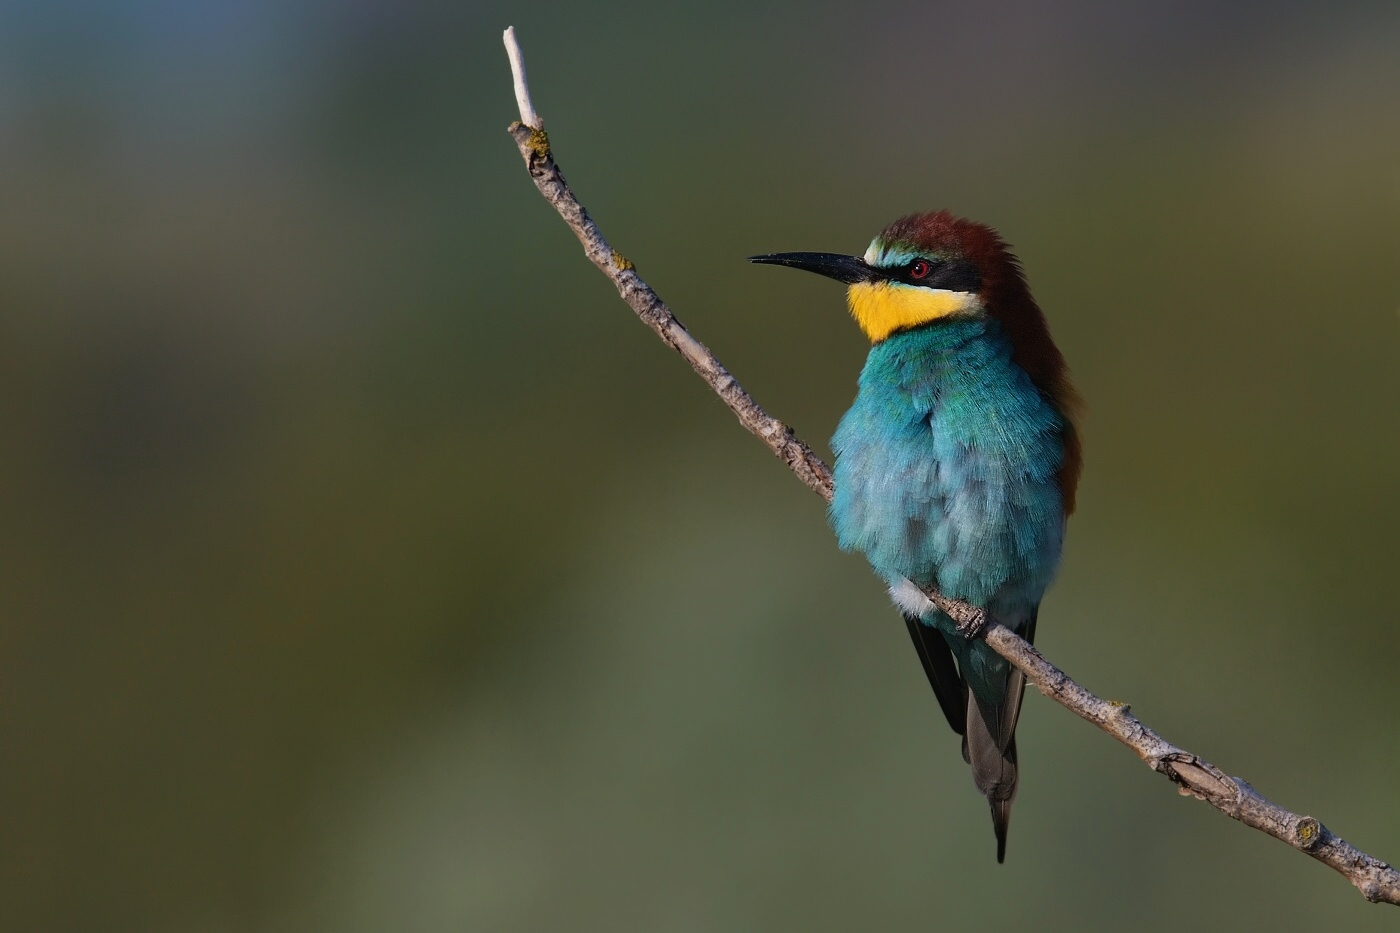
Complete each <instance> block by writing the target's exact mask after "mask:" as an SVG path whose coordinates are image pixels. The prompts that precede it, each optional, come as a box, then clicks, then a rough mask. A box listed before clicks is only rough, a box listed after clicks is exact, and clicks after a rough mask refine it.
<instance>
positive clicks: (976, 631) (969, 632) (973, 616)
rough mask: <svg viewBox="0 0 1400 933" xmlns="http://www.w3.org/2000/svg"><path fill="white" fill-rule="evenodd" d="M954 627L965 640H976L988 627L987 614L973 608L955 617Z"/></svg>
mask: <svg viewBox="0 0 1400 933" xmlns="http://www.w3.org/2000/svg"><path fill="white" fill-rule="evenodd" d="M953 627H954V628H956V629H957V632H958V634H959V635H961V636H962V637H963V638H968V639H971V638H976V637H977V636H978V635H981V634H982V630H983V629H985V628H986V627H987V613H986V612H985V611H984V610H982V609H979V608H977V607H976V606H973V607H971V608H970V609H969V610H966V611H963V612H960V613H958V614H957V616H955V617H954V619H953Z"/></svg>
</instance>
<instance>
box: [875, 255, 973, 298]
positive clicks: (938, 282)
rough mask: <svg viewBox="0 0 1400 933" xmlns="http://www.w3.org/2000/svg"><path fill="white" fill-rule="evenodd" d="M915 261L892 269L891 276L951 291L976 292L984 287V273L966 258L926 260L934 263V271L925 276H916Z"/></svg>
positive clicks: (925, 286)
mask: <svg viewBox="0 0 1400 933" xmlns="http://www.w3.org/2000/svg"><path fill="white" fill-rule="evenodd" d="M918 261H919V260H914V262H911V263H909V264H908V265H906V266H904V267H902V268H900V269H891V270H890V271H889V277H890V278H891V279H893V280H894V281H896V282H903V283H905V284H906V285H918V286H920V287H922V288H941V289H946V290H947V291H950V292H975V291H977V290H978V289H980V288H981V287H982V274H981V273H980V272H978V271H977V266H975V265H974V264H972V263H970V262H968V261H967V260H964V259H953V260H949V261H947V262H938V261H936V260H926V261H927V262H930V263H931V264H932V265H933V271H932V272H930V273H928V274H927V275H925V276H924V277H923V278H918V279H916V278H914V277H913V275H912V274H911V270H912V269H913V268H914V263H915V262H918Z"/></svg>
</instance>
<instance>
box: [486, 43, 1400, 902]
mask: <svg viewBox="0 0 1400 933" xmlns="http://www.w3.org/2000/svg"><path fill="white" fill-rule="evenodd" d="M504 39H505V45H506V51H507V53H508V55H509V57H510V64H511V74H512V76H513V78H514V84H515V99H516V104H517V106H518V109H519V111H520V120H519V122H516V123H512V124H511V126H510V130H509V132H510V135H511V137H512V138H513V139H514V140H515V144H516V147H517V148H518V149H519V150H520V155H521V157H522V158H523V159H524V160H525V166H526V168H527V169H528V170H529V173H530V177H531V178H532V179H533V180H534V182H535V187H536V188H538V189H539V192H540V194H542V195H543V196H544V198H545V200H546V201H548V202H549V203H550V205H551V206H553V207H554V209H555V210H556V211H558V212H559V216H560V217H562V218H563V220H564V222H565V223H566V224H568V225H569V228H570V229H571V230H573V231H574V234H575V235H576V236H577V237H578V238H579V242H580V243H582V244H583V249H584V253H585V254H587V256H588V258H589V259H590V260H592V262H593V264H594V265H595V266H597V267H598V269H599V270H600V271H602V273H603V274H604V275H606V276H607V277H608V278H609V279H610V280H612V283H613V285H614V286H615V287H616V288H617V290H618V293H619V294H620V295H621V296H622V299H623V300H624V301H626V302H627V304H628V305H630V306H631V307H632V310H633V311H635V312H636V313H637V316H638V317H640V318H641V319H642V322H643V323H644V324H646V325H647V326H648V327H650V328H651V329H652V330H653V331H654V332H655V333H656V335H657V336H658V337H660V338H661V340H662V341H663V342H664V343H665V344H666V345H667V346H669V347H670V348H671V349H673V350H675V351H676V352H677V353H679V354H680V355H681V356H682V357H683V358H684V359H685V361H686V362H687V363H689V364H690V367H691V368H692V369H694V370H695V372H696V374H697V375H699V376H700V378H701V379H703V380H704V381H705V383H706V384H707V385H709V386H710V388H711V389H713V390H714V391H715V393H716V394H718V395H719V397H720V398H721V399H723V400H724V403H725V404H726V405H728V406H729V409H730V410H731V411H732V412H733V413H734V415H735V417H737V418H738V419H739V422H740V424H742V425H743V426H744V427H745V428H747V429H748V430H749V431H750V432H751V433H752V434H753V435H754V436H755V437H757V438H758V439H759V440H760V441H762V442H763V444H764V445H765V446H766V447H767V448H768V449H769V450H771V451H772V452H773V453H774V454H775V455H776V456H777V457H778V459H779V460H782V461H783V463H785V464H787V466H788V468H789V469H790V470H792V472H793V473H794V474H796V475H797V478H798V479H800V480H802V482H803V483H805V484H806V485H807V487H808V488H809V489H811V490H812V491H813V492H815V493H816V494H817V495H819V496H821V497H822V499H824V500H825V501H826V502H828V503H830V502H831V498H832V480H831V470H830V469H829V468H828V467H827V465H826V464H825V463H824V462H823V461H822V459H821V458H820V457H818V456H817V454H816V453H815V452H814V451H813V450H812V448H811V447H809V446H808V445H807V444H806V443H805V442H803V441H802V440H801V439H800V438H799V437H797V435H796V434H795V433H794V432H793V430H792V428H790V427H788V426H787V425H786V424H784V423H783V422H782V421H779V420H778V419H777V418H774V417H773V416H772V415H769V414H768V413H767V412H766V411H764V410H763V408H762V407H760V406H759V404H758V402H757V401H755V400H754V398H753V396H751V395H749V393H748V392H747V391H745V390H744V387H743V386H741V385H740V384H739V382H738V380H736V379H735V378H734V377H733V376H732V375H731V374H730V373H729V371H728V370H727V369H725V368H724V366H723V365H721V364H720V362H719V360H718V359H716V358H715V356H714V354H713V353H711V352H710V351H709V349H708V348H707V347H706V346H705V345H704V344H702V343H701V342H700V341H698V340H696V339H695V338H694V337H692V336H691V335H690V332H689V331H687V330H686V329H685V327H684V326H682V325H681V322H680V321H678V320H677V319H676V316H675V315H674V314H672V313H671V310H670V308H668V307H667V306H666V303H665V302H663V301H662V300H661V298H660V297H659V296H658V295H657V294H656V292H654V291H653V290H652V288H651V286H650V285H648V284H647V283H646V282H645V281H644V280H643V279H642V277H641V276H640V275H639V274H638V273H637V270H636V267H635V266H633V264H632V263H631V262H630V261H629V260H628V259H627V258H626V257H625V256H623V255H622V254H621V253H619V252H617V251H616V250H614V249H613V248H612V247H611V246H609V245H608V242H607V240H605V239H604V238H603V234H602V233H601V232H600V231H599V230H598V226H597V224H595V223H594V222H593V218H592V217H590V216H589V215H588V212H587V211H586V210H584V208H583V205H582V204H580V203H579V201H578V198H577V197H575V196H574V193H573V191H572V190H570V188H569V185H568V182H566V181H565V180H564V175H563V173H562V172H561V171H560V170H559V165H558V163H556V162H555V161H554V155H553V152H552V151H551V149H550V145H549V137H548V136H546V135H545V132H544V121H543V120H542V119H541V118H540V116H539V114H538V113H537V112H536V111H535V108H534V104H533V103H532V102H531V100H530V89H529V86H528V85H527V83H526V80H525V63H524V58H523V56H522V55H521V52H520V46H519V43H518V42H517V41H516V38H515V29H514V27H512V28H510V29H507V30H506V31H505V37H504ZM906 582H907V581H906ZM910 585H911V586H912V585H913V584H910ZM918 589H919V590H920V591H921V592H923V593H924V595H926V596H927V597H928V598H929V600H930V601H931V602H933V604H934V605H935V606H937V607H938V608H939V609H940V610H942V611H943V612H944V613H946V614H947V615H948V616H949V617H950V618H952V619H953V622H954V623H955V625H956V626H957V630H958V633H959V634H961V635H963V636H964V637H967V638H982V639H983V640H985V641H986V643H987V644H988V645H989V646H990V647H991V648H992V650H994V651H996V652H997V653H998V654H1000V655H1001V656H1002V657H1004V658H1006V660H1007V661H1009V662H1011V663H1012V664H1014V665H1015V666H1016V668H1017V669H1018V670H1020V671H1021V672H1022V673H1024V674H1025V675H1026V679H1027V680H1028V681H1030V682H1031V683H1032V684H1034V685H1035V686H1036V687H1037V689H1039V690H1040V692H1041V693H1043V694H1044V695H1045V696H1047V697H1049V698H1050V699H1051V700H1054V701H1055V702H1056V703H1058V704H1060V705H1061V706H1063V707H1064V708H1065V709H1067V710H1069V711H1070V712H1072V713H1074V714H1075V715H1076V716H1079V717H1080V718H1081V719H1084V720H1086V721H1088V722H1090V723H1092V724H1093V725H1095V726H1097V727H1098V728H1100V729H1102V730H1103V731H1104V732H1107V733H1108V734H1109V735H1111V736H1113V737H1114V738H1115V739H1117V740H1118V741H1119V742H1122V743H1123V744H1124V745H1126V746H1128V747H1129V748H1131V749H1132V750H1133V751H1134V752H1136V753H1137V755H1138V757H1140V758H1141V759H1142V760H1143V762H1144V763H1145V764H1146V765H1147V766H1148V767H1149V768H1151V769H1152V770H1153V771H1156V772H1158V773H1160V774H1162V775H1164V776H1166V777H1167V778H1168V779H1169V780H1171V781H1172V783H1174V784H1175V785H1176V786H1177V790H1178V792H1180V793H1181V794H1182V795H1189V796H1192V797H1195V798H1197V799H1198V800H1203V801H1205V802H1206V803H1208V804H1210V805H1211V806H1213V807H1215V808H1216V809H1217V810H1219V811H1220V812H1221V813H1224V814H1225V815H1226V816H1229V817H1231V818H1232V819H1235V820H1238V821H1239V822H1241V823H1243V824H1245V825H1246V826H1249V827H1251V828H1253V829H1257V830H1259V831H1260V832H1264V833H1267V834H1269V835H1270V836H1273V837H1274V838H1275V839H1278V840H1280V841H1282V842H1285V843H1287V844H1288V845H1290V846H1292V847H1293V848H1295V849H1298V850H1299V851H1301V852H1305V853H1307V854H1308V855H1311V856H1312V857H1313V858H1315V859H1317V860H1318V861H1319V862H1322V863H1323V864H1325V865H1328V866H1330V867H1331V868H1333V869H1335V870H1336V871H1337V872H1338V873H1340V874H1341V875H1342V876H1343V877H1345V878H1346V879H1347V880H1348V881H1350V882H1351V883H1352V884H1353V885H1354V886H1355V887H1356V888H1357V889H1358V890H1359V891H1360V892H1361V893H1362V895H1363V896H1364V897H1365V898H1366V899H1367V900H1368V901H1372V902H1376V903H1386V904H1395V905H1400V872H1397V871H1396V870H1395V869H1394V868H1392V867H1391V866H1390V865H1389V864H1387V863H1385V862H1382V861H1381V860H1379V859H1377V858H1374V857H1372V856H1370V855H1367V854H1366V853H1365V852H1362V851H1361V850H1359V849H1357V848H1356V847H1355V846H1352V845H1351V844H1350V843H1348V842H1346V840H1344V839H1342V838H1340V837H1339V836H1336V835H1334V834H1333V833H1332V832H1331V831H1330V830H1329V829H1327V827H1326V826H1324V825H1322V823H1320V822H1319V821H1318V820H1316V819H1314V818H1313V817H1311V816H1303V815H1301V814H1297V813H1293V812H1292V811H1289V810H1286V809H1284V808H1283V807H1281V806H1279V805H1278V804H1276V803H1273V802H1272V801H1270V800H1268V799H1267V798H1265V797H1264V796H1262V795H1261V794H1260V793H1259V792H1258V791H1256V790H1255V789H1254V788H1253V787H1251V786H1250V785H1249V784H1248V783H1247V782H1245V781H1244V780H1242V779H1240V778H1236V777H1229V776H1228V775H1226V774H1225V773H1224V772H1223V771H1221V770H1220V769H1219V768H1217V767H1215V766H1214V765H1212V764H1211V763H1210V762H1208V761H1206V760H1205V759H1203V758H1201V757H1200V756H1198V755H1194V754H1192V753H1190V752H1188V751H1185V750H1183V749H1180V748H1178V747H1176V746H1175V745H1172V744H1171V743H1170V742H1168V741H1166V740H1165V739H1163V738H1162V737H1161V736H1160V735H1158V734H1157V733H1156V732H1153V731H1152V730H1151V729H1149V728H1148V727H1147V726H1145V725H1144V724H1143V723H1142V722H1141V721H1140V720H1139V719H1138V718H1137V717H1136V716H1134V715H1133V714H1132V709H1131V708H1130V707H1129V706H1128V705H1127V704H1125V703H1114V702H1110V701H1108V700H1104V699H1102V698H1100V697H1097V696H1095V695H1094V694H1092V693H1090V692H1089V691H1088V690H1086V689H1084V688H1083V687H1081V686H1080V685H1079V684H1078V683H1076V682H1075V681H1074V680H1073V679H1071V678H1070V677H1069V675H1067V674H1066V673H1065V672H1064V671H1062V670H1060V669H1059V668H1058V667H1056V666H1055V665H1053V664H1051V663H1050V662H1049V661H1047V660H1046V659H1045V656H1044V655H1042V654H1041V653H1040V652H1039V651H1038V650H1036V648H1035V647H1033V646H1032V645H1031V644H1030V643H1029V642H1027V641H1026V640H1025V639H1023V638H1021V637H1020V636H1018V635H1017V634H1016V633H1015V632H1013V631H1011V630H1010V629H1008V628H1007V627H1006V626H1004V625H1002V624H1001V623H999V622H998V621H997V620H996V619H994V618H993V617H992V616H991V615H990V614H989V613H987V612H986V611H984V610H983V609H980V608H978V607H977V606H973V605H971V604H970V603H966V602H963V601H961V600H956V599H950V598H949V597H947V596H945V595H944V594H942V593H940V592H938V591H937V590H935V589H931V588H928V587H919V588H918Z"/></svg>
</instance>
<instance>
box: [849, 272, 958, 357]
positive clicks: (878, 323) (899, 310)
mask: <svg viewBox="0 0 1400 933" xmlns="http://www.w3.org/2000/svg"><path fill="white" fill-rule="evenodd" d="M977 301H978V298H977V296H976V295H974V294H972V293H971V292H949V291H942V290H939V289H929V288H917V287H914V286H910V285H897V284H892V283H890V282H874V283H871V282H860V283H857V284H855V285H852V286H851V287H850V289H849V290H848V291H847V292H846V303H847V304H848V305H850V307H851V317H853V318H855V319H856V323H857V324H859V325H860V329H861V330H863V331H865V336H867V337H869V338H870V342H871V343H879V342H880V341H881V340H884V339H885V338H886V337H888V336H889V335H890V334H892V333H894V332H895V331H897V330H904V329H905V328H908V327H917V326H919V325H920V324H927V323H928V322H929V321H936V320H938V319H939V318H941V317H947V316H948V315H950V314H957V313H958V312H959V311H968V310H971V309H972V308H974V307H976V305H977Z"/></svg>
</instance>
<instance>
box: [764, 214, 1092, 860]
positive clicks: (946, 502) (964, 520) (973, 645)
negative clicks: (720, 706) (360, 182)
mask: <svg viewBox="0 0 1400 933" xmlns="http://www.w3.org/2000/svg"><path fill="white" fill-rule="evenodd" d="M749 261H750V262H754V263H762V264H771V265H779V266H788V267H791V268H794V269H803V270H806V271H808V272H815V273H817V274H818V275H823V276H826V277H828V278H832V279H836V280H837V281H839V282H844V283H845V284H846V285H847V286H848V289H847V304H848V306H849V309H850V313H851V315H852V317H854V318H855V321H856V323H857V324H858V325H859V327H860V329H861V330H862V331H863V332H864V334H865V336H866V337H867V338H869V340H870V343H871V348H870V353H869V356H868V357H867V358H866V361H865V366H864V368H863V369H862V370H861V373H860V377H859V380H858V383H857V386H858V387H857V393H856V399H855V402H854V403H853V404H852V406H851V408H850V410H849V411H847V412H846V414H845V415H844V416H843V417H842V418H841V420H840V423H839V424H838V426H837V428H836V433H835V434H834V435H833V437H832V439H831V449H832V451H833V452H834V453H835V455H836V462H835V466H834V468H833V471H832V475H833V495H832V501H831V506H830V509H829V512H828V518H829V521H830V524H831V527H832V529H833V531H834V532H835V534H836V538H837V542H838V544H839V546H840V547H841V549H842V550H844V551H855V552H860V553H862V554H864V555H865V557H866V559H867V560H868V561H869V563H870V565H871V567H872V568H873V569H874V571H875V573H876V574H877V575H878V576H880V577H881V578H883V579H884V581H885V583H886V585H887V586H888V588H889V593H890V597H891V599H892V601H893V602H894V604H895V606H896V607H898V609H899V610H900V612H901V614H902V615H903V617H904V621H905V625H906V628H907V629H908V632H909V636H910V638H911V640H912V641H913V644H914V648H915V650H916V651H917V652H918V655H919V660H920V662H921V663H922V666H923V670H924V673H925V675H926V676H927V677H928V681H929V684H930V685H931V686H932V687H933V693H934V696H935V698H936V699H937V701H938V705H939V707H940V708H941V709H942V711H943V715H944V716H945V717H946V718H947V720H948V725H949V726H951V727H952V729H953V732H954V733H956V734H957V735H959V736H961V737H962V755H963V759H964V760H965V761H966V762H967V763H968V764H969V765H970V766H971V770H972V777H973V783H974V784H975V785H976V786H977V789H978V790H979V791H980V792H981V793H982V794H983V796H985V797H986V799H987V802H988V804H989V805H990V808H991V815H992V827H993V830H994V832H995V835H996V847H997V851H996V856H997V862H998V863H1001V862H1004V861H1005V859H1006V834H1007V827H1008V825H1009V824H1010V820H1011V806H1012V802H1013V801H1014V799H1015V796H1016V789H1017V784H1018V773H1019V772H1018V765H1017V757H1016V722H1017V719H1018V717H1019V716H1020V712H1021V700H1022V697H1023V694H1024V690H1025V676H1024V675H1023V674H1022V673H1021V672H1020V671H1018V670H1016V669H1014V668H1013V667H1011V665H1010V664H1008V663H1007V661H1006V660H1005V659H1003V658H1002V657H1001V656H1000V655H998V654H997V653H996V652H994V651H993V650H992V649H991V648H989V647H988V646H987V644H986V643H985V642H984V641H981V640H977V639H969V638H966V637H963V636H962V635H960V634H959V633H958V630H957V628H956V626H955V625H954V623H953V620H952V619H951V618H949V617H948V616H947V615H946V614H944V613H942V612H940V611H939V610H938V609H937V608H936V607H935V606H934V605H933V603H932V602H931V601H930V600H929V599H928V597H927V596H926V595H925V594H924V593H923V592H922V589H921V588H924V587H935V588H937V590H938V591H939V592H941V593H942V594H943V595H945V596H948V597H951V598H954V599H959V600H964V601H966V602H968V603H971V604H972V605H974V606H977V607H979V608H981V609H983V610H985V611H986V612H987V613H989V614H991V615H992V616H993V617H994V618H996V619H997V620H998V621H999V622H1001V623H1002V624H1003V625H1006V626H1007V627H1009V628H1010V629H1012V630H1013V631H1015V632H1016V633H1017V634H1018V635H1020V636H1021V637H1022V638H1025V639H1026V640H1027V641H1030V642H1034V640H1035V634H1036V618H1037V615H1038V614H1039V610H1040V603H1041V599H1042V597H1043V596H1044V594H1045V591H1046V589H1047V588H1048V587H1049V586H1050V584H1051V582H1052V580H1053V578H1054V576H1055V573H1056V570H1057V568H1058V566H1059V563H1060V555H1061V550H1062V547H1063V543H1064V536H1065V526H1066V521H1067V520H1068V518H1069V516H1070V514H1071V513H1073V511H1074V507H1075V494H1076V491H1077V487H1078V483H1079V476H1080V471H1081V467H1082V463H1083V457H1082V450H1081V443H1080V433H1079V429H1078V427H1077V417H1078V413H1079V409H1080V400H1079V396H1078V394H1077V392H1076V390H1075V388H1074V385H1073V383H1072V382H1071V381H1070V377H1069V371H1068V366H1067V365H1066V362H1065V358H1064V356H1063V354H1062V353H1061V352H1060V350H1059V348H1058V347H1056V345H1055V342H1054V340H1053V339H1051V336H1050V329H1049V325H1048V324H1047V322H1046V318H1045V315H1044V313H1042V311H1041V310H1040V306H1039V305H1037V304H1036V301H1035V299H1034V298H1033V297H1032V296H1031V292H1030V287H1029V286H1028V284H1027V282H1026V276H1025V274H1024V271H1023V269H1022V266H1021V263H1020V261H1019V260H1018V259H1017V258H1016V256H1015V255H1013V253H1012V252H1011V249H1010V247H1009V246H1008V245H1007V243H1006V242H1005V241H1004V240H1003V239H1002V237H1001V236H1000V235H999V234H998V233H997V232H996V231H995V230H993V229H992V228H991V227H989V226H986V225H984V224H981V223H977V222H975V221H972V220H967V219H964V218H962V217H958V216H955V215H954V214H952V213H950V212H948V211H946V210H942V211H933V212H925V213H917V214H911V215H909V216H906V217H902V218H900V219H898V220H896V221H894V222H893V223H891V224H890V225H889V226H887V227H885V228H884V230H883V231H881V232H880V234H879V235H878V236H876V237H875V239H874V240H873V241H872V242H871V244H870V248H869V249H867V250H866V252H865V255H864V256H848V255H843V254H839V253H807V252H799V253H772V254H767V255H762V256H751V257H749Z"/></svg>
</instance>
